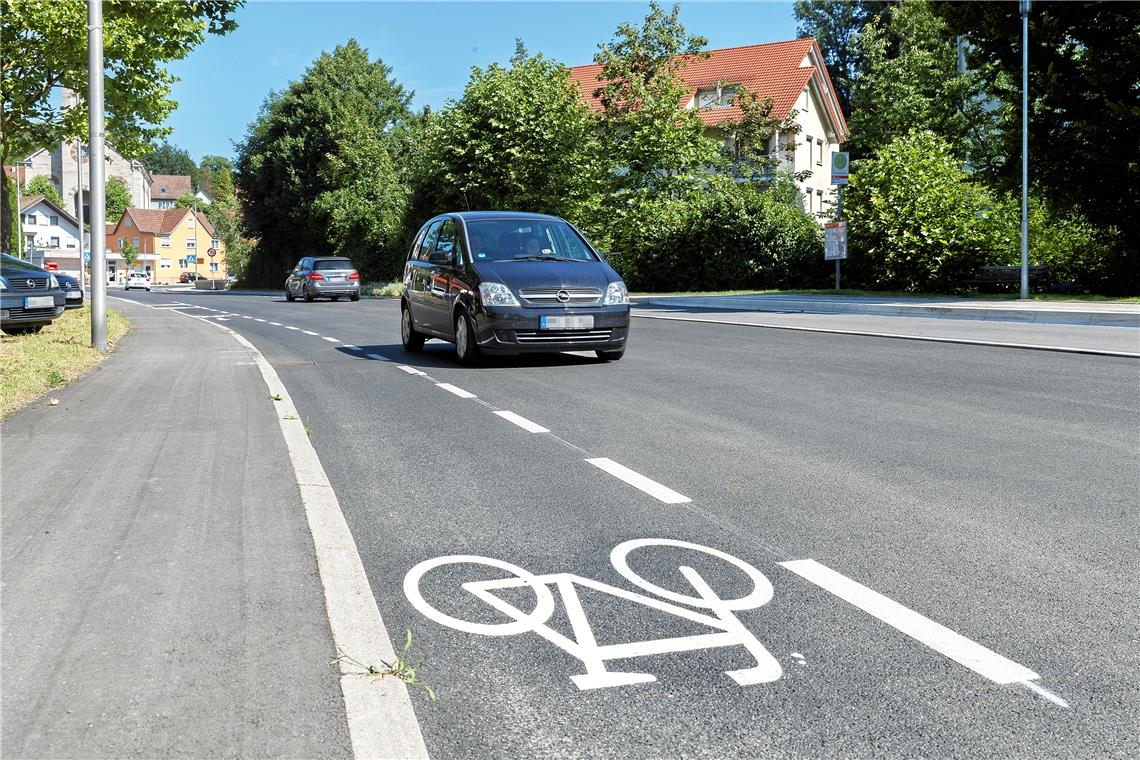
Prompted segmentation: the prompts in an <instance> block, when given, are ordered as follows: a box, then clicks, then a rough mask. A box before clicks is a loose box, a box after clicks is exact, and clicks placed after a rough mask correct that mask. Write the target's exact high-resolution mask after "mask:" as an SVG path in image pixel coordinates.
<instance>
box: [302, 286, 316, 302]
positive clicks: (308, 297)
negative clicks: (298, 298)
mask: <svg viewBox="0 0 1140 760" xmlns="http://www.w3.org/2000/svg"><path fill="white" fill-rule="evenodd" d="M301 295H302V296H304V298H305V303H312V302H313V294H312V293H310V292H309V286H308V285H306V286H305V287H303V288H302V289H301Z"/></svg>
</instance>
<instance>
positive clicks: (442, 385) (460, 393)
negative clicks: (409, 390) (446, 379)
mask: <svg viewBox="0 0 1140 760" xmlns="http://www.w3.org/2000/svg"><path fill="white" fill-rule="evenodd" d="M421 374H422V373H421ZM436 385H437V386H438V387H440V388H443V389H444V390H445V391H447V392H448V393H454V394H455V395H456V396H459V398H475V394H474V393H471V392H469V391H465V390H463V389H462V388H456V387H455V386H454V385H452V384H451V383H436Z"/></svg>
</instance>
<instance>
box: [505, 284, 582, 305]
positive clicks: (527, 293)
mask: <svg viewBox="0 0 1140 760" xmlns="http://www.w3.org/2000/svg"><path fill="white" fill-rule="evenodd" d="M561 292H564V293H566V297H567V298H566V300H565V301H563V300H561V299H559V298H558V294H559V293H561ZM519 295H520V296H522V299H523V300H524V301H526V302H527V303H528V304H530V305H531V306H591V305H593V304H596V303H597V302H598V301H600V300H601V298H602V291H600V290H598V289H597V288H523V289H522V290H520V291H519Z"/></svg>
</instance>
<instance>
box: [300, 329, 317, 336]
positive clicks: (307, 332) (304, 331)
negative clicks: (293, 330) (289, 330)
mask: <svg viewBox="0 0 1140 760" xmlns="http://www.w3.org/2000/svg"><path fill="white" fill-rule="evenodd" d="M301 332H303V333H305V335H314V336H319V335H320V333H315V332H313V331H312V330H302V331H301Z"/></svg>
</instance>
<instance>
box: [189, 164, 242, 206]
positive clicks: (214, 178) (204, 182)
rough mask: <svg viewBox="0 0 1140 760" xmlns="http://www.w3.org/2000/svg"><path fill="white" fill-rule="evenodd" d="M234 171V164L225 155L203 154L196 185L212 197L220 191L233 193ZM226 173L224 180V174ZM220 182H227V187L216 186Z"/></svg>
mask: <svg viewBox="0 0 1140 760" xmlns="http://www.w3.org/2000/svg"><path fill="white" fill-rule="evenodd" d="M233 171H234V165H233V162H232V161H230V160H229V159H228V158H226V157H225V156H202V160H201V161H199V162H198V181H197V184H196V187H197V188H198V189H199V190H201V191H202V192H204V193H206V195H208V196H210V198H211V199H213V198H214V196H215V195H218V194H219V193H226V192H228V193H230V194H233V191H234V186H233ZM223 175H225V178H224V180H223V179H222V176H223ZM219 182H225V183H226V184H227V186H228V187H227V188H221V189H219V188H216V187H215V185H217V184H218V183H219Z"/></svg>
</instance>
